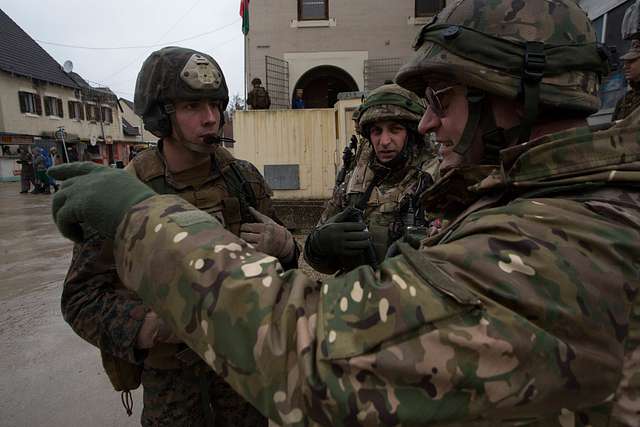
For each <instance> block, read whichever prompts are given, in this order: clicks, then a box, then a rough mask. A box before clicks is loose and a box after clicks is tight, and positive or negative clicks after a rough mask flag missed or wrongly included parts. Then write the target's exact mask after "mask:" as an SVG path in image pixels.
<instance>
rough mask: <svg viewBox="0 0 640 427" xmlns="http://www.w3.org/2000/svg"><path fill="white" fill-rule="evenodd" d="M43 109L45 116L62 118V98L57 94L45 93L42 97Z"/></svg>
mask: <svg viewBox="0 0 640 427" xmlns="http://www.w3.org/2000/svg"><path fill="white" fill-rule="evenodd" d="M44 111H45V116H47V117H59V118H61V119H62V118H64V107H63V106H62V99H61V98H58V97H57V96H52V95H45V97H44Z"/></svg>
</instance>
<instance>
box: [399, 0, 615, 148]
mask: <svg viewBox="0 0 640 427" xmlns="http://www.w3.org/2000/svg"><path fill="white" fill-rule="evenodd" d="M413 47H414V49H415V51H416V52H415V54H414V56H413V57H412V58H411V60H410V61H409V62H408V63H406V64H405V65H404V66H403V67H402V68H401V69H400V71H399V72H398V74H397V75H396V82H397V83H398V84H400V85H401V86H403V87H405V88H408V89H410V90H413V91H416V93H419V94H420V95H422V94H424V90H425V87H426V86H428V85H429V84H430V83H429V82H430V80H444V81H454V82H458V83H459V84H462V85H464V86H466V87H468V88H475V89H476V90H477V91H471V94H469V93H468V95H467V99H468V100H469V107H470V109H469V111H470V113H469V120H468V126H469V123H470V122H473V121H474V118H473V117H472V116H473V113H474V111H473V110H474V108H475V110H476V111H477V112H479V111H480V110H481V109H482V108H483V105H482V102H481V100H482V98H483V96H482V94H483V93H486V94H494V95H498V96H501V97H505V98H508V99H518V100H520V101H521V102H522V103H523V106H524V118H523V123H522V124H521V126H520V129H519V131H518V133H519V138H518V139H519V140H520V142H523V141H524V140H527V139H528V137H529V135H530V131H531V126H532V124H533V123H534V122H535V120H536V119H537V117H538V114H539V109H540V108H543V109H545V111H546V112H547V113H552V112H554V111H562V113H563V114H565V115H573V116H574V117H586V116H588V115H589V114H591V113H593V112H595V111H597V110H598V108H599V101H598V96H597V95H598V89H599V83H600V78H601V76H602V75H603V74H606V73H607V72H608V65H607V61H606V59H607V58H606V53H605V50H604V49H603V48H602V47H601V46H600V45H599V44H598V43H597V42H596V36H595V32H594V30H593V27H592V25H591V23H590V21H589V19H588V17H587V15H586V14H585V12H584V11H583V10H582V9H581V8H580V7H579V6H578V5H577V2H576V1H575V0H555V1H553V2H549V1H543V0H529V1H527V2H524V1H520V0H499V1H497V2H486V1H481V0H458V1H454V2H451V4H450V5H449V6H447V7H446V8H444V9H443V10H442V11H441V12H440V13H439V14H438V15H437V16H435V17H434V19H433V20H432V22H431V23H429V24H427V25H426V26H424V27H423V28H422V30H421V31H420V33H419V34H418V36H417V39H416V41H415V43H414V46H413ZM478 92H479V93H478ZM475 121H476V126H477V121H478V119H477V118H476V119H475ZM471 133H473V132H471V129H465V132H464V134H471ZM463 138H464V137H463ZM462 142H463V141H461V143H462ZM468 144H469V142H468V141H467V144H461V145H462V146H461V147H460V149H462V150H464V149H465V147H464V146H465V145H468ZM459 145H460V144H459ZM466 148H468V146H467V147H466ZM456 151H458V148H457V149H456Z"/></svg>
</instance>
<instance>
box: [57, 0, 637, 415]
mask: <svg viewBox="0 0 640 427" xmlns="http://www.w3.org/2000/svg"><path fill="white" fill-rule="evenodd" d="M595 41H596V40H595V33H594V31H593V28H592V27H591V24H590V22H589V20H588V18H587V16H586V14H585V13H584V12H583V11H582V10H581V9H580V8H579V6H578V5H577V4H576V2H575V1H573V0H555V1H546V0H527V1H526V2H524V1H515V0H497V1H492V2H487V1H484V0H458V1H455V2H452V3H451V4H450V5H449V6H447V7H446V8H445V9H444V10H443V11H442V12H441V13H440V14H439V15H438V16H437V18H436V20H435V21H434V22H432V23H431V24H429V25H427V26H426V27H424V29H423V30H422V31H421V33H420V36H419V38H418V40H417V43H416V53H415V55H414V57H413V59H412V60H411V61H410V62H409V63H408V64H407V65H405V66H404V67H403V68H402V69H401V71H400V72H399V74H398V76H397V82H398V83H399V84H400V85H402V86H404V87H411V88H415V90H419V91H421V92H420V93H424V94H425V96H427V98H428V101H429V108H428V109H427V112H426V113H425V115H424V116H423V119H422V121H421V124H420V126H419V128H420V130H421V131H423V132H425V131H429V130H430V131H433V132H435V134H436V138H437V139H438V140H439V141H440V142H441V143H442V144H443V146H444V148H445V149H444V150H443V164H446V165H449V167H448V171H444V172H443V171H442V170H441V174H444V175H443V176H442V178H441V179H440V180H439V181H438V182H437V183H436V184H435V185H434V186H432V187H431V188H430V189H429V191H428V192H427V193H426V196H425V197H426V199H427V200H429V201H430V202H431V203H436V202H438V201H439V202H441V203H440V206H444V207H450V208H451V209H453V210H457V211H458V212H460V214H459V216H458V218H457V219H455V220H453V221H452V222H451V223H450V224H449V226H448V227H447V228H445V229H443V230H442V231H441V232H440V234H438V235H437V236H434V237H432V238H430V239H428V240H424V241H423V242H422V243H421V245H420V247H419V249H414V248H412V247H410V246H408V245H406V244H404V243H399V244H398V247H399V252H400V254H399V255H398V256H396V257H393V258H388V259H386V260H385V261H384V262H383V263H382V264H381V265H380V268H379V270H378V271H376V272H374V271H373V270H372V269H371V267H369V266H362V267H359V268H357V269H355V270H353V271H351V272H349V273H347V274H345V275H342V276H340V277H336V278H333V279H331V280H329V281H328V282H327V283H326V284H318V283H316V282H313V281H311V280H309V278H307V277H306V276H305V275H304V274H303V273H301V272H299V271H296V270H294V271H289V272H287V273H286V274H281V268H280V266H279V264H278V262H277V260H275V259H274V258H272V257H269V256H266V255H264V254H261V253H259V252H256V251H255V250H253V249H251V247H250V246H248V245H247V244H246V243H244V242H243V241H242V240H240V239H237V238H236V237H235V236H233V235H232V234H231V233H228V232H227V231H226V230H224V228H223V227H222V226H221V225H220V224H218V223H217V222H216V220H215V219H214V218H212V217H210V216H207V215H206V214H204V213H201V212H199V211H197V210H195V209H194V208H193V207H192V206H190V205H189V204H187V203H186V202H184V201H182V200H180V199H178V198H175V197H172V196H157V195H154V194H152V193H151V192H150V191H148V189H147V188H146V187H143V186H139V184H138V183H136V182H135V181H133V180H131V179H130V177H128V176H126V174H124V173H122V172H121V171H114V170H108V169H106V168H99V167H97V166H95V165H91V164H78V165H63V166H58V167H57V168H56V170H55V171H54V172H52V173H53V174H54V175H55V177H56V178H67V179H70V181H67V182H65V188H64V189H63V190H61V192H62V194H60V193H61V192H59V193H58V194H57V195H56V196H55V197H54V204H55V206H54V212H53V213H54V218H55V220H56V223H57V224H58V227H59V228H60V230H61V232H62V233H63V234H64V235H67V236H70V237H73V238H77V237H76V236H75V234H74V229H75V225H74V224H75V223H76V222H77V221H88V222H90V223H92V224H93V225H94V226H96V227H99V228H100V229H101V230H103V232H104V233H106V234H109V235H115V236H116V237H115V250H114V252H115V258H116V263H117V266H118V271H119V272H121V274H122V277H123V279H124V283H125V284H126V285H127V287H129V288H130V289H133V290H135V291H136V292H137V293H138V294H139V295H141V297H142V298H143V300H144V301H145V302H146V303H148V304H149V305H150V306H151V307H153V309H154V310H155V311H156V312H157V313H158V315H159V316H160V317H162V318H163V319H165V320H166V321H167V322H168V324H170V325H171V329H172V331H173V332H174V333H176V334H177V336H179V337H180V338H181V339H183V340H184V341H185V342H186V343H187V344H188V345H189V346H190V347H191V348H192V349H193V350H194V351H196V352H197V353H198V354H199V355H201V356H202V357H203V358H204V359H205V360H206V361H207V363H209V365H210V366H212V367H213V368H214V369H215V370H216V371H217V372H221V373H223V374H224V375H225V379H226V380H227V381H228V382H229V383H230V384H231V385H232V386H233V387H234V389H236V390H237V391H238V392H239V393H240V394H242V395H243V396H244V397H245V398H247V399H248V400H249V401H251V402H254V403H255V405H256V407H258V408H259V409H260V410H261V411H262V412H263V413H264V414H267V415H269V416H270V417H273V418H274V419H276V420H278V421H279V422H281V423H282V424H287V425H312V424H314V425H334V426H347V425H349V426H355V425H366V426H373V425H386V426H391V425H407V426H418V425H434V426H435V425H437V426H484V427H488V426H553V427H561V426H562V427H567V426H573V427H577V426H583V427H584V426H593V427H602V426H610V427H612V426H638V425H639V424H640V375H639V374H638V372H639V366H640V293H639V290H640V140H639V139H638V132H640V111H635V112H634V113H632V114H631V115H630V116H629V117H627V118H626V119H625V120H622V121H620V122H618V123H616V124H615V125H613V126H611V127H608V128H598V129H592V128H589V127H587V126H586V120H585V117H587V116H588V115H589V114H591V113H592V112H594V111H596V110H597V108H598V98H597V96H596V95H597V93H598V81H599V78H600V75H601V74H604V73H606V72H607V70H606V65H605V61H604V59H603V57H602V56H601V55H600V53H599V49H598V47H597V44H596V43H595ZM422 91H424V92H422ZM476 103H480V106H481V107H482V108H480V109H478V108H477V105H476ZM573 126H578V127H573ZM467 138H468V139H467ZM491 162H493V164H492V163H491ZM134 184H135V185H136V187H135V188H134V187H133V185H134ZM108 186H112V187H114V188H118V189H123V190H126V191H125V192H124V193H122V194H121V195H119V196H118V197H117V198H115V199H114V200H112V201H111V203H109V204H106V203H100V197H99V195H98V192H99V191H100V190H101V189H103V188H108ZM91 203H100V206H99V207H100V209H103V210H102V211H100V212H94V211H88V210H87V209H86V207H87V206H91ZM116 223H117V224H118V225H116ZM160 251H161V252H160ZM240 255H241V256H243V257H244V259H243V258H240ZM192 261H193V263H192ZM198 261H200V262H198ZM171 262H172V263H173V264H172V265H171V266H169V264H170V263H171ZM195 263H198V264H197V265H195ZM233 301H243V303H242V304H239V303H235V304H234V303H233Z"/></svg>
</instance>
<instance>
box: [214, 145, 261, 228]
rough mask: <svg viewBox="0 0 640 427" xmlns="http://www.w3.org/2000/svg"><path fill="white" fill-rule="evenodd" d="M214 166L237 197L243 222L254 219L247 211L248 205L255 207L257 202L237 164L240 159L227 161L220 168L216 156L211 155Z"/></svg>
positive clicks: (228, 188) (241, 169)
mask: <svg viewBox="0 0 640 427" xmlns="http://www.w3.org/2000/svg"><path fill="white" fill-rule="evenodd" d="M212 159H213V161H214V164H215V167H216V168H217V169H218V170H219V171H220V174H221V176H222V179H223V180H224V183H225V185H226V187H227V190H228V191H229V194H231V195H232V196H233V197H235V198H237V199H238V202H239V203H240V213H241V215H242V221H243V222H254V221H255V219H254V218H253V215H252V214H251V212H249V206H251V207H253V208H257V206H258V202H257V199H256V194H255V192H254V191H253V188H252V187H251V184H250V183H249V181H247V178H246V176H245V175H244V173H243V168H241V167H239V166H238V163H240V162H241V161H240V160H235V161H232V162H229V163H228V164H227V165H226V166H225V167H223V168H222V169H220V165H219V163H218V160H217V159H216V156H212Z"/></svg>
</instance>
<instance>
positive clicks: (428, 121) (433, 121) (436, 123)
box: [418, 108, 441, 135]
mask: <svg viewBox="0 0 640 427" xmlns="http://www.w3.org/2000/svg"><path fill="white" fill-rule="evenodd" d="M440 125H441V122H440V117H438V116H437V115H436V114H435V113H434V112H433V111H431V108H427V111H425V112H424V114H423V115H422V118H421V119H420V123H418V132H420V133H421V134H422V135H426V134H427V133H429V132H433V131H435V130H436V129H437V128H439V127H440Z"/></svg>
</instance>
